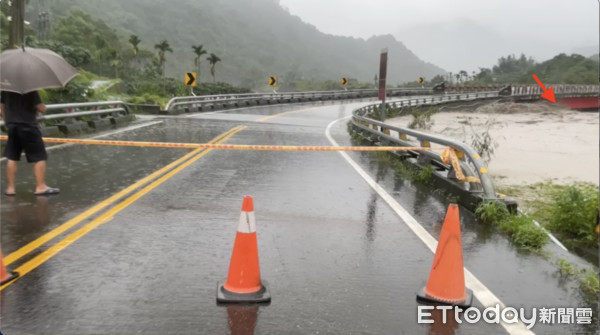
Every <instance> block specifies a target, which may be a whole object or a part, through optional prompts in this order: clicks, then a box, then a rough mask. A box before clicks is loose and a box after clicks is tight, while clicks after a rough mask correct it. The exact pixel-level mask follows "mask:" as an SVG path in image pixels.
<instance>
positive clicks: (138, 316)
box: [0, 103, 596, 334]
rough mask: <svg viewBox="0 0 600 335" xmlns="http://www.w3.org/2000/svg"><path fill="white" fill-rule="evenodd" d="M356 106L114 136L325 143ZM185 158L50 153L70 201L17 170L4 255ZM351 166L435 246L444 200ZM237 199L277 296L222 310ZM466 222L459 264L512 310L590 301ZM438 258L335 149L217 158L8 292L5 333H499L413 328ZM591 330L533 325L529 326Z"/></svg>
mask: <svg viewBox="0 0 600 335" xmlns="http://www.w3.org/2000/svg"><path fill="white" fill-rule="evenodd" d="M359 104H360V103H358V104H357V103H354V104H345V105H332V104H319V105H316V106H314V105H311V106H279V107H261V108H254V109H248V110H235V111H228V112H223V113H209V114H198V115H191V116H190V115H187V116H185V117H178V118H165V119H164V120H163V122H162V123H161V124H158V125H154V126H151V127H146V128H140V129H137V130H133V131H127V132H122V133H119V134H115V135H112V136H111V137H110V138H112V139H122V140H144V141H169V142H202V143H203V142H208V141H209V140H211V139H213V138H215V137H216V136H218V135H219V134H221V133H223V132H225V131H228V130H229V129H232V128H234V127H236V126H239V125H244V126H247V128H246V129H244V130H242V131H240V132H238V133H236V134H235V135H234V136H233V137H231V138H230V139H229V140H228V141H227V142H226V143H230V144H273V145H330V143H329V142H328V140H327V139H326V137H325V128H326V126H327V125H328V124H329V123H330V122H331V121H333V120H336V119H339V118H342V117H345V116H348V115H350V113H351V110H352V107H356V106H358V105H359ZM315 107H318V108H315ZM304 109H308V110H305V111H303V112H298V113H291V114H286V115H282V116H279V117H276V118H271V119H268V120H264V122H256V121H257V120H261V119H262V118H263V117H265V116H268V115H275V114H277V113H283V112H289V111H297V110H304ZM332 135H333V137H334V138H335V139H336V141H338V142H339V143H340V145H349V144H350V142H349V136H348V134H347V132H346V120H343V121H340V122H338V123H336V124H335V125H334V126H333V127H332ZM188 152H189V150H180V149H157V148H129V147H118V148H117V147H101V146H89V147H88V146H68V147H64V148H62V149H55V150H53V151H51V152H50V161H49V167H48V170H49V171H48V178H47V179H48V182H49V183H50V184H52V186H58V187H60V188H61V190H62V192H61V195H59V196H56V197H50V198H45V197H37V198H36V197H34V196H33V195H31V194H30V191H31V190H32V188H33V186H32V185H33V180H32V177H31V176H30V174H31V168H30V167H28V166H25V165H23V166H22V167H21V169H20V171H19V176H18V178H19V183H18V186H17V192H18V195H17V197H16V198H14V199H10V198H6V197H4V198H3V199H2V206H1V219H2V226H1V233H2V236H1V242H2V251H3V253H4V255H5V257H6V255H8V254H10V253H12V252H14V251H15V250H17V249H19V248H20V247H21V246H23V245H26V244H27V243H29V242H31V241H34V240H35V239H36V238H38V237H39V236H41V235H43V234H44V233H46V232H49V231H51V230H52V229H54V228H56V227H57V226H59V225H61V224H62V223H64V222H66V221H68V220H70V219H72V218H73V217H75V216H77V215H78V214H80V213H82V212H83V211H85V210H87V209H88V208H90V207H92V206H93V205H95V204H97V203H99V202H101V201H102V200H104V199H106V198H108V197H109V196H111V195H112V194H115V193H117V192H119V191H120V190H122V189H124V188H125V187H127V186H128V185H130V184H132V183H134V182H135V181H137V180H139V179H141V178H143V177H145V176H147V175H149V174H150V173H152V172H154V171H156V170H158V169H160V168H161V167H163V166H165V165H167V164H168V163H170V162H172V161H174V160H176V159H177V158H179V157H181V156H183V155H184V154H186V153H188ZM350 156H351V157H352V158H353V159H355V160H356V161H357V162H358V163H359V164H360V165H361V166H362V167H363V168H364V169H366V170H367V171H368V172H369V173H370V174H371V176H373V178H375V179H376V180H377V181H378V182H379V183H380V185H382V186H383V187H384V188H385V189H386V190H387V191H388V192H389V193H390V194H392V195H393V196H394V198H395V199H396V201H398V203H400V204H401V205H402V206H403V207H405V208H406V210H407V211H408V212H409V213H410V214H411V215H413V216H414V217H415V218H416V219H417V220H418V221H419V223H421V224H422V225H423V226H424V227H425V228H426V229H427V230H428V231H429V232H430V233H431V234H432V235H433V236H434V237H435V238H438V237H439V230H440V227H441V223H442V221H443V217H444V214H445V210H446V206H447V205H448V203H447V201H446V200H445V198H443V197H441V196H439V195H437V194H435V193H433V192H431V191H429V190H426V189H423V188H422V187H420V186H419V185H415V184H413V183H411V182H409V181H403V180H397V179H395V178H394V176H393V174H392V173H390V172H389V170H387V169H386V168H385V166H380V165H379V163H378V162H377V160H375V159H372V157H371V156H370V155H368V154H359V153H351V154H350ZM244 195H252V196H253V197H254V206H255V213H256V218H257V230H258V241H259V254H260V265H261V273H262V278H263V279H266V280H267V281H268V282H269V283H270V287H271V294H272V296H273V301H272V303H271V304H270V305H268V306H260V307H258V306H254V307H253V306H234V307H224V306H217V305H216V301H215V294H216V284H217V281H223V280H224V279H225V277H226V275H227V269H228V266H229V257H230V256H231V248H232V245H233V240H234V237H235V230H236V228H237V223H238V218H239V213H240V208H241V202H242V198H243V196H244ZM96 216H97V215H96ZM96 216H93V217H91V218H90V219H93V218H94V217H96ZM90 219H88V220H86V221H83V222H82V223H81V224H79V225H77V226H76V228H75V229H77V228H79V227H81V226H83V225H84V224H86V223H88V222H90ZM461 224H462V229H463V236H462V238H463V248H464V259H465V266H466V267H467V268H469V269H470V270H471V271H472V272H473V273H474V274H475V276H477V277H478V278H479V279H480V280H481V281H482V282H483V283H484V284H485V285H486V286H487V287H488V288H489V289H490V290H491V291H492V292H494V293H495V294H496V295H497V296H498V297H499V298H500V300H502V301H503V302H504V303H505V304H506V305H508V306H514V307H538V308H539V307H542V306H545V307H580V306H587V305H585V304H584V302H583V301H582V299H581V297H579V296H578V295H577V294H576V292H577V291H576V290H575V289H574V284H573V283H570V282H565V281H563V280H561V278H559V276H558V272H557V268H556V266H555V265H553V264H552V262H551V260H549V259H546V258H544V257H541V256H539V255H535V254H530V253H523V252H520V251H518V250H516V249H514V248H513V247H512V246H511V245H510V243H509V241H508V240H507V239H506V237H504V236H502V235H500V234H499V233H497V232H490V231H489V230H486V229H485V228H482V227H481V226H480V225H478V224H477V223H476V222H475V221H474V220H473V217H472V215H470V214H469V213H467V212H466V211H462V212H461ZM75 229H74V230H75ZM72 231H73V230H70V231H69V233H70V232H72ZM67 235H68V233H65V234H62V235H60V236H59V237H58V238H56V239H54V240H52V241H50V242H49V243H47V244H45V245H44V246H42V247H41V248H39V249H37V250H36V251H34V252H32V253H30V254H28V255H26V256H24V257H23V258H22V259H19V260H17V261H16V262H15V263H14V264H11V265H10V267H11V268H16V267H18V266H19V265H20V264H23V263H24V262H26V261H27V260H30V259H32V258H33V257H34V256H36V255H39V254H40V253H41V252H42V251H44V250H47V249H48V248H51V247H52V246H53V245H55V244H56V243H57V242H58V241H61V240H62V239H63V238H65V237H66V236H67ZM561 257H563V258H565V257H570V256H568V255H567V256H561ZM432 260H433V254H432V253H431V252H430V251H429V249H427V248H426V247H425V245H424V244H423V243H422V242H421V241H420V240H419V239H418V238H417V237H416V236H415V235H414V234H413V233H412V231H411V230H410V229H409V228H408V227H407V226H406V225H405V224H404V223H403V221H402V220H401V219H400V218H399V217H398V216H397V215H396V214H395V213H394V212H393V211H392V210H391V209H390V207H389V206H388V205H387V204H386V203H384V202H383V201H382V199H381V198H380V197H379V196H378V195H377V194H376V193H375V192H374V191H373V190H372V189H371V188H370V187H369V185H368V184H367V183H365V181H364V180H363V179H361V177H360V176H359V175H358V174H357V173H356V171H355V170H353V169H352V167H350V165H348V164H347V163H346V162H345V161H344V160H343V159H342V157H341V156H340V155H339V154H338V153H325V152H315V153H311V152H263V151H211V152H209V153H208V154H206V155H205V156H203V157H201V158H200V159H198V160H197V161H195V162H193V163H192V164H191V165H190V166H188V167H187V168H185V169H182V170H181V171H179V172H178V173H176V174H174V175H173V176H172V177H170V178H168V179H166V180H165V181H164V182H162V183H161V184H160V185H158V186H157V187H156V188H154V189H153V190H151V191H149V192H148V193H147V194H145V195H144V196H142V197H141V198H139V199H137V200H135V201H132V202H131V204H130V205H129V206H128V207H126V208H124V209H122V210H121V211H119V212H118V213H116V214H115V215H114V216H112V218H110V219H109V220H108V221H106V222H105V223H103V224H101V225H99V226H98V227H97V228H95V229H93V230H91V231H89V232H88V233H87V234H85V235H84V236H82V237H81V238H80V239H78V240H77V241H75V242H73V243H72V244H71V245H69V246H68V247H66V248H65V249H63V250H62V251H60V252H59V253H57V254H56V255H55V256H54V257H52V258H50V259H49V260H47V261H46V262H44V263H43V264H41V265H39V266H38V267H36V268H35V269H33V270H32V271H31V272H29V273H28V274H26V275H25V276H24V277H23V278H21V279H19V280H18V281H16V282H14V283H13V284H11V285H10V286H8V287H7V288H5V289H4V290H3V291H2V292H1V298H2V300H1V307H2V318H1V327H0V329H1V330H2V332H3V334H134V333H143V334H196V333H200V334H230V333H231V334H252V333H255V334H481V333H484V332H487V333H490V334H496V333H499V334H501V333H505V331H504V329H503V328H502V327H500V326H498V325H485V324H482V323H480V324H476V325H464V324H463V325H457V324H447V325H441V324H439V323H438V324H435V325H434V326H430V325H419V324H417V322H416V320H417V303H416V302H415V292H416V291H417V290H418V289H419V288H421V287H422V286H423V285H424V284H425V282H426V280H427V276H428V274H429V270H430V267H431V262H432ZM474 305H475V306H480V304H479V303H478V302H477V301H475V302H474ZM595 311H596V310H595ZM595 314H596V312H595ZM589 329H590V328H582V327H577V326H570V327H566V326H545V325H538V326H536V327H535V328H534V331H536V332H537V333H540V334H544V333H547V334H561V333H574V332H578V331H586V330H588V331H589ZM589 333H593V332H589Z"/></svg>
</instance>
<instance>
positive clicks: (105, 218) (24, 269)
mask: <svg viewBox="0 0 600 335" xmlns="http://www.w3.org/2000/svg"><path fill="white" fill-rule="evenodd" d="M245 128H246V127H241V128H238V129H237V130H235V131H232V132H230V133H229V134H228V135H227V136H226V137H224V138H222V139H221V140H219V141H218V142H217V143H223V142H225V141H227V140H228V139H230V138H231V137H233V135H235V134H236V133H238V132H240V131H242V130H243V129H245ZM211 151H212V149H207V150H205V151H204V152H201V153H200V154H198V155H197V156H195V157H194V158H192V159H190V160H188V161H187V162H185V163H183V164H181V165H180V166H178V167H177V168H175V169H173V170H172V171H170V172H169V173H167V174H165V175H164V176H162V177H160V178H158V179H157V180H155V181H153V182H152V183H151V184H150V185H148V186H146V187H144V188H143V189H141V190H140V191H138V192H137V193H135V194H134V195H132V196H130V197H129V198H127V199H125V200H124V201H123V202H121V203H119V204H118V205H116V206H115V207H113V208H111V209H110V210H108V211H106V212H105V213H103V214H102V215H100V216H99V217H97V218H96V219H94V220H92V221H91V222H90V223H88V224H86V225H84V226H83V227H81V228H79V229H78V230H76V231H75V232H73V233H71V234H70V235H69V236H67V237H65V238H64V239H63V240H61V241H60V242H58V243H56V244H55V245H53V246H52V247H50V248H48V249H46V250H45V251H43V252H42V253H40V254H39V255H37V256H35V257H34V258H32V259H31V260H29V261H27V262H25V263H24V264H23V265H21V266H19V267H18V268H16V269H15V270H14V271H16V272H18V273H19V277H17V279H15V280H13V281H11V282H8V283H6V284H4V285H2V286H0V291H2V290H4V289H5V288H6V287H8V286H9V285H11V284H12V283H14V282H16V281H18V280H19V279H20V278H22V277H23V276H25V275H26V274H28V273H29V272H31V271H32V270H34V269H35V268H37V267H38V266H40V265H41V264H43V263H44V262H46V261H47V260H49V259H50V258H52V257H53V256H54V255H56V254H58V253H59V252H60V251H61V250H63V249H65V248H66V247H68V246H69V245H71V244H72V243H73V242H75V241H77V240H78V239H80V238H81V237H83V236H84V235H85V234H87V233H89V232H90V231H92V230H94V228H96V227H98V226H99V225H101V224H103V223H106V222H109V221H110V220H111V219H112V218H113V217H114V216H115V215H116V214H117V213H119V212H120V211H122V210H123V209H125V208H127V207H128V206H129V205H131V204H132V203H134V202H135V201H136V200H138V199H139V198H141V197H142V196H144V195H145V194H147V193H148V192H150V191H152V190H153V189H155V188H156V187H157V186H159V185H160V184H162V183H163V182H165V181H166V180H168V179H169V178H171V177H173V176H174V175H175V174H177V173H179V172H180V171H181V170H183V169H185V168H186V167H188V166H189V165H191V164H192V163H194V162H195V161H197V160H198V159H200V158H202V157H204V156H205V155H206V154H208V153H209V152H211Z"/></svg>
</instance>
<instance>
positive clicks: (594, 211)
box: [498, 182, 600, 257]
mask: <svg viewBox="0 0 600 335" xmlns="http://www.w3.org/2000/svg"><path fill="white" fill-rule="evenodd" d="M498 192H500V193H503V194H506V195H508V196H510V197H513V198H515V199H517V200H518V202H519V204H520V205H521V207H522V208H523V210H524V211H526V212H528V213H530V215H531V216H532V217H533V218H535V219H536V220H537V221H538V222H540V223H541V224H542V225H543V226H544V227H545V228H546V229H548V230H549V231H551V232H552V233H553V234H554V235H555V236H556V237H557V238H558V239H559V240H560V241H561V242H562V243H563V244H564V245H565V246H566V247H567V248H569V249H575V250H578V249H579V250H581V249H591V250H592V251H591V252H590V253H591V254H596V255H597V254H598V234H597V233H596V229H597V224H598V221H597V220H598V204H599V201H600V200H599V198H600V194H599V191H598V186H596V185H594V184H591V183H575V184H571V185H559V184H555V183H552V182H543V183H536V184H532V185H525V186H518V187H517V186H513V187H498ZM596 257H597V256H596Z"/></svg>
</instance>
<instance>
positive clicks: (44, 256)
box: [0, 126, 246, 291]
mask: <svg viewBox="0 0 600 335" xmlns="http://www.w3.org/2000/svg"><path fill="white" fill-rule="evenodd" d="M244 129H246V127H245V126H239V127H235V128H233V129H230V130H229V131H227V132H225V133H223V134H221V135H219V136H217V137H216V138H215V139H213V140H212V141H210V142H209V143H215V144H221V143H223V142H225V141H227V140H228V139H230V138H231V137H233V136H234V135H235V134H237V133H238V132H240V131H242V130H244ZM211 151H212V149H203V148H200V149H196V150H194V151H192V152H190V153H188V154H186V155H184V156H183V157H181V158H179V159H178V160H176V161H174V162H172V163H170V164H169V165H167V166H165V167H163V168H162V169H160V170H158V171H156V172H154V173H152V174H151V175H149V176H147V177H145V178H143V179H141V180H139V181H137V182H135V183H134V184H132V185H130V186H129V187H127V188H125V189H124V190H122V191H120V192H119V193H117V194H115V195H113V196H111V197H109V198H108V199H106V200H104V201H102V202H100V203H98V204H97V205H95V206H94V207H92V208H90V209H88V210H86V211H85V212H83V213H81V214H79V215H77V216H76V217H74V218H73V219H71V220H69V221H67V222H65V223H63V224H62V225H60V226H58V227H56V228H55V229H53V230H52V231H50V232H48V233H46V234H44V235H42V236H40V237H39V238H37V239H36V240H34V241H32V242H30V243H28V244H27V245H25V246H24V247H22V248H20V249H19V250H17V251H15V252H13V253H11V254H10V255H8V256H6V258H4V264H5V265H10V264H11V263H14V262H16V261H17V260H19V259H21V258H22V257H23V256H25V255H27V254H29V253H30V252H32V251H34V250H36V249H38V248H39V247H41V246H42V245H44V244H45V243H46V242H48V241H50V240H52V239H54V238H55V237H57V236H59V235H60V234H62V233H64V232H66V231H67V230H69V229H70V228H72V227H74V226H75V225H77V224H79V223H80V222H82V221H84V220H86V219H88V218H89V217H90V216H92V215H94V214H96V213H98V212H99V211H101V210H103V209H105V208H106V207H108V206H110V205H112V204H113V203H115V202H117V201H118V200H119V199H121V198H123V197H125V196H127V195H128V194H130V193H132V192H133V191H135V190H137V189H138V188H140V187H143V186H144V185H146V184H148V183H149V182H151V181H152V182H151V183H150V184H149V185H147V186H145V187H144V188H142V189H141V190H139V191H138V192H136V193H135V194H133V195H131V196H129V197H128V198H127V199H125V200H123V201H122V202H120V203H119V204H117V205H116V206H114V207H113V208H111V209H110V210H108V211H106V212H104V213H103V214H102V215H100V216H98V217H97V218H95V219H93V220H92V221H91V222H89V223H88V224H86V225H84V226H83V227H81V228H80V229H78V230H77V231H75V232H73V233H71V234H70V235H69V236H67V237H65V238H64V239H63V240H61V241H60V242H58V243H57V244H55V245H53V246H52V247H50V248H48V249H46V250H45V251H43V252H42V253H40V254H38V255H37V256H35V257H33V258H32V259H30V260H28V261H27V262H25V263H23V264H22V265H21V266H19V267H18V268H16V269H15V270H14V271H16V272H18V273H19V277H17V279H15V280H13V281H11V282H8V283H5V284H4V285H2V286H0V291H2V290H3V289H5V288H6V287H7V286H9V285H11V284H12V283H14V282H15V281H17V280H18V279H19V278H21V277H23V276H25V275H26V274H27V273H29V272H31V271H32V270H33V269H35V268H37V267H38V266H40V265H41V264H43V263H44V262H46V261H47V260H48V259H50V258H52V257H53V256H54V255H56V254H57V253H59V252H60V251H61V250H63V249H64V248H66V247H68V246H69V245H71V244H72V243H73V242H75V241H77V240H78V239H79V238H81V237H82V236H84V235H85V234H87V233H89V232H90V231H92V230H93V229H94V228H96V227H98V226H99V225H101V224H103V223H105V222H108V221H110V220H112V218H113V217H114V215H115V214H117V213H119V212H120V211H121V210H123V209H125V208H126V207H128V206H129V205H131V204H132V203H133V202H135V201H136V200H138V199H139V198H141V197H142V196H144V195H145V194H147V193H148V192H150V191H151V190H153V189H154V188H156V187H157V186H158V185H160V184H162V183H163V182H165V181H166V180H168V179H169V178H171V177H173V176H174V175H175V174H177V173H178V172H180V171H181V170H183V169H185V168H186V167H188V166H189V165H191V164H192V163H194V162H195V161H197V160H198V159H200V158H202V157H204V156H205V155H206V154H208V153H209V152H211ZM153 180H154V181H153Z"/></svg>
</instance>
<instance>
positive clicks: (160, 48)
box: [154, 40, 173, 74]
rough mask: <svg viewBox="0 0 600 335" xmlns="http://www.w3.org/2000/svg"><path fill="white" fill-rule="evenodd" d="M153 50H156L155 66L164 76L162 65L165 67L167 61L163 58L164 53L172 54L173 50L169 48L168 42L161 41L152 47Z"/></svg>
mask: <svg viewBox="0 0 600 335" xmlns="http://www.w3.org/2000/svg"><path fill="white" fill-rule="evenodd" d="M154 49H157V50H158V63H157V66H158V68H159V69H160V70H161V72H162V73H163V74H164V65H165V61H166V60H167V59H166V58H165V53H166V52H167V51H168V52H173V49H171V46H170V45H169V42H168V41H167V40H162V41H161V42H160V43H158V44H156V45H154Z"/></svg>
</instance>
